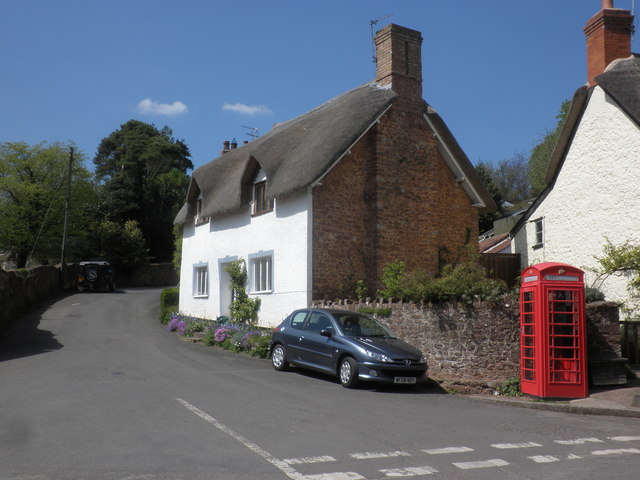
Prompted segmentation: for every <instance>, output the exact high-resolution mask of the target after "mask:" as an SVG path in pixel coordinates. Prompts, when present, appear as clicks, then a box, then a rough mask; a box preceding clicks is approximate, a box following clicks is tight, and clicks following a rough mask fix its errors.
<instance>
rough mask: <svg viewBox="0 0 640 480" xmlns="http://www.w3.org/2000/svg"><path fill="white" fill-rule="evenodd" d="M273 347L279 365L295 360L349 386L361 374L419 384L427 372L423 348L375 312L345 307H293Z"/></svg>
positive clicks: (375, 379)
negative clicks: (398, 333) (399, 334)
mask: <svg viewBox="0 0 640 480" xmlns="http://www.w3.org/2000/svg"><path fill="white" fill-rule="evenodd" d="M270 353H271V363H272V364H273V368H275V369H276V370H279V371H282V370H286V369H287V368H288V367H289V365H294V366H296V367H301V368H306V369H310V370H315V371H317V372H322V373H327V374H329V375H333V376H336V377H338V379H339V380H340V383H341V384H342V385H343V386H344V387H347V388H353V387H355V386H356V385H357V384H358V381H360V380H365V381H371V382H381V383H392V384H403V385H407V384H409V385H415V384H417V383H421V382H423V381H425V380H426V375H427V363H426V360H425V357H424V355H423V354H422V352H421V351H420V350H418V349H417V348H415V347H412V346H411V345H409V344H408V343H406V342H404V341H402V340H400V339H399V338H397V337H396V336H395V335H394V334H393V333H392V332H391V331H390V330H389V329H388V328H387V327H386V326H384V325H382V324H381V323H380V322H378V321H377V320H375V319H374V318H372V317H369V316H367V315H363V314H360V313H354V312H348V311H344V310H333V309H325V308H305V309H302V310H296V311H294V312H293V313H292V314H291V315H289V316H288V317H287V318H286V319H285V320H284V321H283V322H282V323H281V324H280V325H279V326H278V327H277V328H276V329H275V330H274V332H273V335H272V338H271V345H270Z"/></svg>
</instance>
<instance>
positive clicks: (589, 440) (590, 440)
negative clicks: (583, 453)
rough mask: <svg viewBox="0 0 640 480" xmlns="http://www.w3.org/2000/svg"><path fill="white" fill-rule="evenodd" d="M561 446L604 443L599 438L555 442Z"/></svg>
mask: <svg viewBox="0 0 640 480" xmlns="http://www.w3.org/2000/svg"><path fill="white" fill-rule="evenodd" d="M554 442H556V443H558V444H560V445H584V444H585V443H604V441H603V440H600V439H599V438H594V437H592V438H576V439H575V440H554Z"/></svg>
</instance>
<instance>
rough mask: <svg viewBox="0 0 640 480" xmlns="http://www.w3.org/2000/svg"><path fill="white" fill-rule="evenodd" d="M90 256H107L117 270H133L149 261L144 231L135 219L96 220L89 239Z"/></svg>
mask: <svg viewBox="0 0 640 480" xmlns="http://www.w3.org/2000/svg"><path fill="white" fill-rule="evenodd" d="M89 249H90V250H89V251H90V254H89V256H90V257H92V258H106V259H107V260H109V261H111V263H112V264H113V265H114V266H115V267H116V269H117V270H124V271H131V270H132V269H133V268H135V267H136V266H138V265H140V264H143V263H146V262H147V249H146V246H145V242H144V237H143V236H142V231H141V230H140V228H139V227H138V224H137V223H136V222H135V221H134V220H128V221H126V222H125V223H124V224H120V223H117V222H112V221H110V220H104V221H102V222H96V223H95V225H94V227H93V228H92V232H91V237H90V239H89Z"/></svg>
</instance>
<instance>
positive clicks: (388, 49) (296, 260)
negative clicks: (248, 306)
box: [175, 25, 495, 325]
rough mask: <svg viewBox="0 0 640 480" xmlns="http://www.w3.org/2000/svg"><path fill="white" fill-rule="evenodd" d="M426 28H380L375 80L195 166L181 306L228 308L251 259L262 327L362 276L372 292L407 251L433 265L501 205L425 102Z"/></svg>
mask: <svg viewBox="0 0 640 480" xmlns="http://www.w3.org/2000/svg"><path fill="white" fill-rule="evenodd" d="M421 44H422V36H421V34H420V32H417V31H415V30H411V29H408V28H405V27H400V26H398V25H388V26H387V27H385V28H384V29H382V30H381V31H379V32H378V33H377V35H376V48H377V58H378V61H377V63H376V65H377V67H376V79H375V81H374V82H370V83H367V84H365V85H362V86H360V87H357V88H355V89H353V90H350V91H348V92H346V93H344V94H342V95H340V96H338V97H336V98H334V99H332V100H330V101H328V102H327V103H325V104H323V105H320V106H319V107H317V108H315V109H313V110H311V111H309V112H307V113H305V114H303V115H301V116H299V117H297V118H295V119H293V120H290V121H288V122H285V123H282V124H279V125H276V126H275V127H274V128H273V129H272V130H271V131H270V132H268V133H267V134H265V135H264V136H262V137H259V138H257V139H255V140H254V141H252V142H250V143H247V144H245V145H242V146H240V147H237V146H236V145H231V148H230V149H228V148H226V147H227V145H225V149H224V150H223V155H221V156H220V157H218V158H217V159H215V160H213V161H211V162H209V163H207V164H205V165H203V166H202V167H200V168H198V169H197V170H195V171H194V172H193V175H192V178H191V184H190V186H189V190H188V193H187V199H186V202H185V204H184V206H183V207H182V209H181V210H180V212H179V213H178V215H177V217H176V220H175V223H176V224H178V225H182V226H183V243H182V267H181V272H180V305H179V308H180V311H181V312H183V313H185V314H189V315H195V316H199V317H205V318H216V317H218V316H220V315H228V313H229V306H230V304H231V290H230V278H229V274H228V273H227V272H225V270H224V267H225V265H227V264H229V262H232V261H234V260H238V259H243V260H244V261H245V262H246V265H247V269H248V276H249V284H248V286H247V288H248V293H249V295H250V296H251V297H253V298H260V300H261V307H260V311H259V321H260V324H262V325H274V324H277V323H278V322H279V321H280V320H281V319H282V318H283V317H284V316H285V315H287V314H288V313H289V312H290V311H291V310H293V309H296V308H304V307H306V306H308V305H309V304H310V302H311V300H312V299H323V298H330V299H331V300H333V299H335V298H343V297H341V295H342V294H344V292H345V291H347V290H349V289H353V288H354V285H355V282H357V281H362V282H364V285H365V286H366V287H367V288H368V289H369V292H371V294H372V295H375V291H376V289H377V288H379V287H380V278H381V274H382V270H383V268H384V266H385V265H386V264H388V263H390V262H392V261H393V260H395V259H397V258H400V259H403V260H405V262H406V263H407V266H408V267H409V268H411V267H416V268H417V267H419V268H421V269H423V270H427V271H434V270H435V269H437V265H438V259H439V258H438V255H439V254H440V252H442V251H443V249H445V248H453V249H456V248H462V246H463V245H464V244H465V242H468V241H469V239H470V238H476V237H477V225H478V213H484V212H485V211H493V210H495V203H494V202H493V199H492V197H491V195H490V194H489V193H488V192H487V190H486V189H485V187H484V185H483V184H482V182H481V180H480V179H479V177H478V176H477V175H476V173H475V170H474V168H473V166H472V165H471V163H470V162H469V160H468V158H467V157H466V155H465V154H464V152H463V151H462V149H461V148H460V146H459V145H458V143H457V142H456V141H455V139H454V137H453V135H452V134H451V132H450V131H449V130H448V128H447V126H446V125H445V123H444V122H443V120H442V119H441V118H440V116H439V115H438V114H437V112H436V111H435V110H434V109H433V108H432V107H431V106H429V105H428V104H427V103H426V102H425V101H424V100H423V99H422V63H421Z"/></svg>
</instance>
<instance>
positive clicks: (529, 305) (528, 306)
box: [522, 303, 533, 313]
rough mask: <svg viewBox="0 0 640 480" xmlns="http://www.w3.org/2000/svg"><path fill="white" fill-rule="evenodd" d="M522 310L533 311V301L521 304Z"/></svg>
mask: <svg viewBox="0 0 640 480" xmlns="http://www.w3.org/2000/svg"><path fill="white" fill-rule="evenodd" d="M522 311H523V312H527V313H530V312H533V303H525V304H524V305H522Z"/></svg>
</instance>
